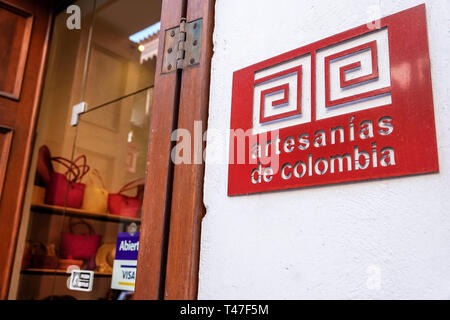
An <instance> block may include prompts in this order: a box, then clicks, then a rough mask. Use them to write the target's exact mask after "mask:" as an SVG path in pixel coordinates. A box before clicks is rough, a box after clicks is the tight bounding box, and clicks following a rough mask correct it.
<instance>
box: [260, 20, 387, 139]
mask: <svg viewBox="0 0 450 320" xmlns="http://www.w3.org/2000/svg"><path fill="white" fill-rule="evenodd" d="M312 68H315V70H314V72H315V79H316V82H315V85H316V87H315V92H316V103H315V105H316V107H315V120H321V119H326V118H331V117H335V116H339V115H343V114H347V113H352V112H357V111H361V110H366V109H370V108H376V107H380V106H386V105H390V104H391V103H392V97H391V79H390V65H389V41H388V30H387V29H386V28H385V29H381V30H378V31H375V32H371V33H369V34H366V35H362V36H360V37H357V38H353V39H350V40H348V41H344V42H342V43H339V44H337V45H331V46H328V47H325V48H323V49H320V50H318V51H317V53H316V63H315V66H311V55H310V54H308V55H304V56H302V57H300V58H295V59H293V60H291V61H288V62H284V63H282V64H278V65H275V66H273V67H270V68H267V69H264V70H261V71H258V72H256V73H255V79H254V93H253V134H259V133H263V132H268V131H272V130H276V129H281V128H286V127H291V126H295V125H299V124H303V123H307V122H311V121H312V103H311V95H312V86H311V69H312Z"/></svg>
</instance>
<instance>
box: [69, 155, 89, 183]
mask: <svg viewBox="0 0 450 320" xmlns="http://www.w3.org/2000/svg"><path fill="white" fill-rule="evenodd" d="M80 160H82V161H83V162H82V164H77V163H78V162H79V161H80ZM72 162H73V164H74V165H75V166H77V167H78V169H79V170H80V175H79V176H78V177H77V179H76V181H79V182H81V180H82V179H83V177H84V176H85V175H86V174H87V173H88V172H89V169H90V167H89V166H88V165H87V159H86V156H85V155H84V154H82V155H80V156H78V157H77V158H75V160H73V161H72Z"/></svg>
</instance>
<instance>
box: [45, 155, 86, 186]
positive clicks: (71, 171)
mask: <svg viewBox="0 0 450 320" xmlns="http://www.w3.org/2000/svg"><path fill="white" fill-rule="evenodd" d="M51 160H52V161H55V162H56V163H59V164H61V165H63V166H64V167H66V168H67V171H66V172H65V173H64V175H65V176H66V177H67V179H68V180H69V181H70V182H75V181H76V180H77V178H78V177H79V176H80V168H79V167H78V166H76V165H74V164H73V162H72V161H70V160H69V159H66V158H63V157H53V158H51ZM70 175H73V179H69V176H70Z"/></svg>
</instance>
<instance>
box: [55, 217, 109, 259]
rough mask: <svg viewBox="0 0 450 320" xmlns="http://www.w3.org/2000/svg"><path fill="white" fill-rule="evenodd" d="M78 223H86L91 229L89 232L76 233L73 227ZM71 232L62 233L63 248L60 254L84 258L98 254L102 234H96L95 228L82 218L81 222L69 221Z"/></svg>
mask: <svg viewBox="0 0 450 320" xmlns="http://www.w3.org/2000/svg"><path fill="white" fill-rule="evenodd" d="M76 225H85V226H87V227H88V229H89V233H88V234H78V233H74V231H73V227H74V226H76ZM69 231H70V233H62V234H61V248H60V249H61V250H60V255H61V258H63V259H83V260H90V259H91V258H92V257H94V256H95V255H96V254H97V250H98V248H99V246H100V242H101V240H102V236H101V235H98V234H95V231H94V228H92V226H91V225H90V224H89V223H87V222H86V221H84V220H83V219H80V221H79V222H76V223H72V220H71V221H70V223H69Z"/></svg>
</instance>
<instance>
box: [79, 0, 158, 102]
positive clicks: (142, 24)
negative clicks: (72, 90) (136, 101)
mask: <svg viewBox="0 0 450 320" xmlns="http://www.w3.org/2000/svg"><path fill="white" fill-rule="evenodd" d="M160 12H161V1H148V0H133V5H130V1H129V0H117V1H99V2H98V4H97V8H96V14H95V23H94V28H93V33H92V40H91V50H90V56H89V65H88V73H87V80H86V86H85V92H84V100H85V101H87V102H88V103H89V106H90V107H93V106H97V105H100V104H103V103H106V102H107V101H111V100H114V99H117V98H119V97H122V96H124V95H127V94H130V93H132V92H136V91H138V90H140V89H143V88H146V87H149V86H151V85H153V81H154V73H155V66H156V64H155V59H156V57H152V56H149V57H148V58H147V59H143V58H142V54H141V52H140V51H139V50H138V47H139V43H134V42H132V41H130V39H129V37H130V36H131V35H133V34H135V33H136V32H139V31H141V30H143V29H145V28H146V27H148V26H151V25H152V24H155V23H157V22H159V16H160ZM155 31H157V29H155Z"/></svg>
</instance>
